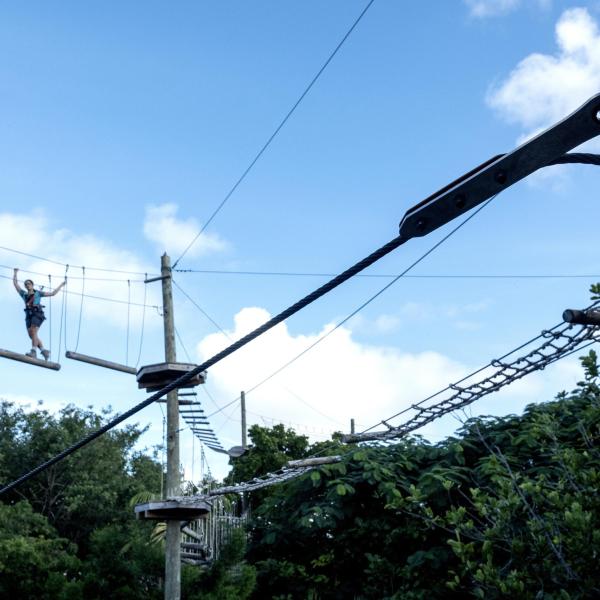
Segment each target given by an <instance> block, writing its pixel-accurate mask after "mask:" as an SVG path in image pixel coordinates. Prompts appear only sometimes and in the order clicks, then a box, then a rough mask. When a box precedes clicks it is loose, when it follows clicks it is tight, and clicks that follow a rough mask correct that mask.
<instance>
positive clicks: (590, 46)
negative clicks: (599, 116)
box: [487, 8, 600, 137]
mask: <svg viewBox="0 0 600 600" xmlns="http://www.w3.org/2000/svg"><path fill="white" fill-rule="evenodd" d="M556 42H557V45H558V50H557V52H556V53H555V54H554V55H548V54H539V53H534V54H530V55H529V56H527V57H526V58H524V59H523V60H522V61H521V62H520V63H519V64H518V65H517V66H516V67H515V69H514V70H513V71H512V73H511V74H510V75H509V76H508V77H507V79H506V80H505V81H503V82H502V83H501V84H500V85H498V86H495V87H493V88H492V89H491V90H490V92H489V93H488V96H487V102H488V104H489V106H491V107H492V108H493V109H495V110H496V111H498V113H499V114H500V115H501V117H503V118H504V119H506V120H507V121H508V122H511V123H517V124H519V125H521V126H523V127H524V128H525V129H526V132H525V137H530V136H531V135H532V134H535V133H537V132H539V131H540V130H542V129H544V128H546V127H548V126H549V125H551V124H553V123H555V122H557V121H559V120H560V119H562V118H564V117H566V116H567V115H568V114H569V113H571V112H572V111H573V110H575V109H576V108H577V107H578V106H580V105H581V104H582V103H583V102H585V101H586V100H587V99H588V98H590V97H591V96H593V95H594V94H596V93H598V91H599V90H600V34H599V31H598V24H597V23H596V21H595V20H594V19H593V18H592V17H591V16H590V14H589V13H588V11H587V10H586V9H584V8H573V9H569V10H566V11H565V12H564V13H563V14H562V15H561V17H560V19H559V20H558V22H557V24H556Z"/></svg>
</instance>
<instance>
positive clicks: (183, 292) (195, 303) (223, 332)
mask: <svg viewBox="0 0 600 600" xmlns="http://www.w3.org/2000/svg"><path fill="white" fill-rule="evenodd" d="M171 281H172V282H173V285H174V286H175V287H176V288H177V289H178V290H179V291H180V292H181V293H182V294H183V295H184V296H185V297H186V298H187V299H188V300H189V301H190V302H191V303H192V304H193V305H194V306H195V307H196V308H197V309H198V310H199V311H200V312H201V313H202V314H203V315H204V316H205V317H206V318H207V319H208V320H209V321H210V322H211V323H212V324H213V325H214V326H215V327H216V328H217V329H218V330H219V331H220V332H221V333H222V334H223V335H224V336H225V337H226V338H227V339H228V340H230V341H231V337H230V336H229V335H228V334H227V332H226V331H225V330H224V329H223V328H222V327H221V326H220V325H219V324H218V323H217V322H216V321H215V320H214V319H213V318H212V317H211V316H210V315H209V314H208V313H207V312H206V311H205V310H204V309H203V308H202V307H201V306H200V305H199V304H198V303H197V302H196V301H195V300H194V299H193V298H192V297H191V296H190V295H189V294H187V293H186V292H185V291H184V290H183V288H182V287H181V286H180V285H179V284H178V283H177V282H176V281H175V280H174V279H171Z"/></svg>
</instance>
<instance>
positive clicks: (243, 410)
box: [240, 392, 247, 448]
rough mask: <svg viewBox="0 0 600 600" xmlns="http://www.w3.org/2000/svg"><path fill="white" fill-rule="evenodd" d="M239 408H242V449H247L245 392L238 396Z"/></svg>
mask: <svg viewBox="0 0 600 600" xmlns="http://www.w3.org/2000/svg"><path fill="white" fill-rule="evenodd" d="M240 399H241V402H240V404H241V408H242V448H246V447H247V440H246V392H242V393H241V394H240Z"/></svg>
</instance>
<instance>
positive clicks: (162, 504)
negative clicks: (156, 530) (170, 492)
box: [135, 499, 211, 521]
mask: <svg viewBox="0 0 600 600" xmlns="http://www.w3.org/2000/svg"><path fill="white" fill-rule="evenodd" d="M210 511H211V505H210V503H209V502H207V501H206V500H202V499H195V500H192V499H190V500H187V499H186V500H185V501H180V500H156V501H154V502H147V503H146V504H138V505H137V506H136V507H135V513H136V516H137V518H138V519H146V520H152V521H193V520H194V519H200V518H201V517H204V516H205V515H207V514H208V513H209V512H210Z"/></svg>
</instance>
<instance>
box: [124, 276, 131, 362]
mask: <svg viewBox="0 0 600 600" xmlns="http://www.w3.org/2000/svg"><path fill="white" fill-rule="evenodd" d="M130 312H131V281H129V279H128V280H127V336H126V340H125V364H126V365H128V364H129V314H130Z"/></svg>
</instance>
